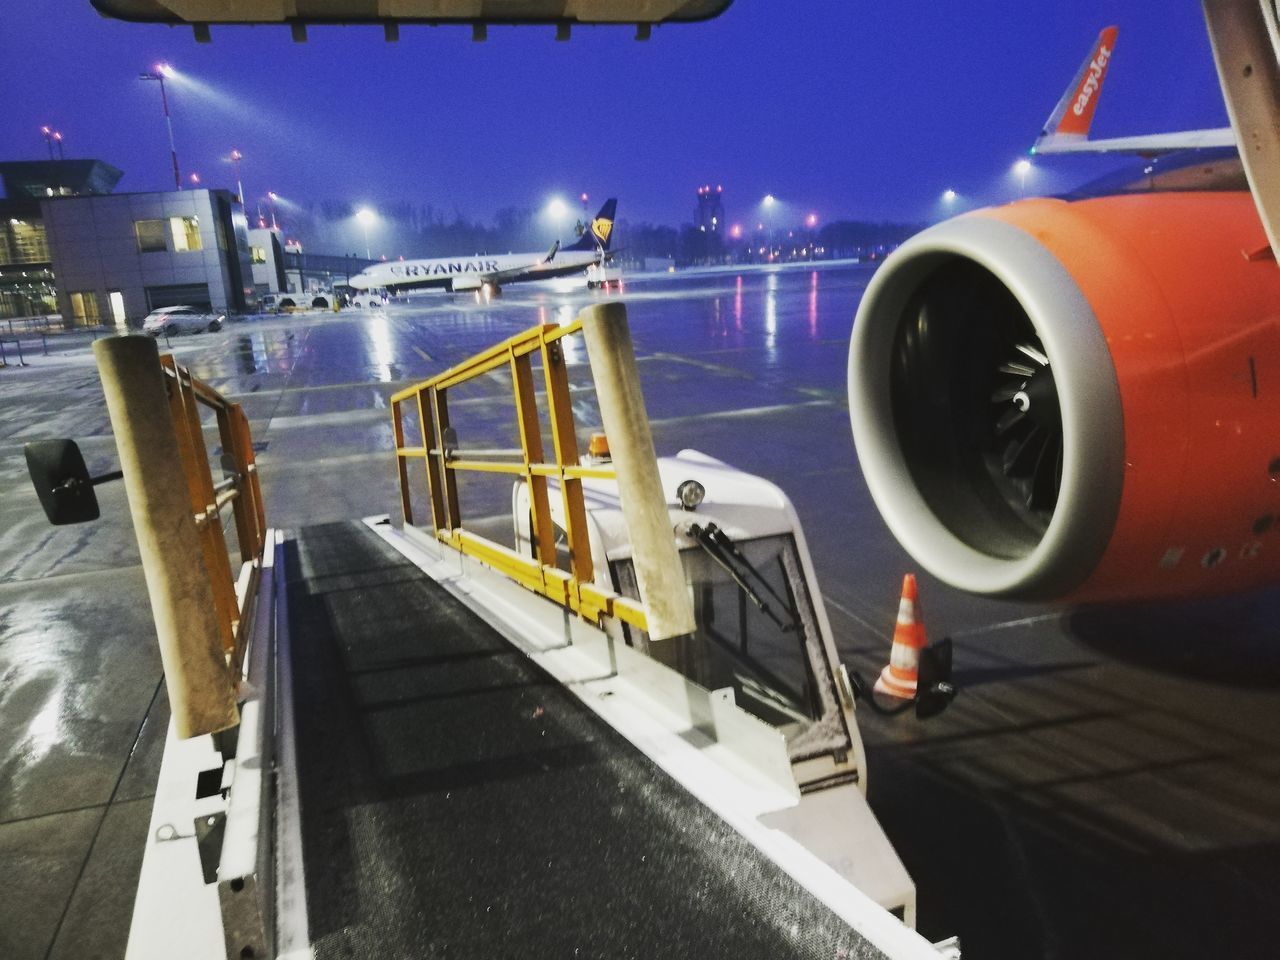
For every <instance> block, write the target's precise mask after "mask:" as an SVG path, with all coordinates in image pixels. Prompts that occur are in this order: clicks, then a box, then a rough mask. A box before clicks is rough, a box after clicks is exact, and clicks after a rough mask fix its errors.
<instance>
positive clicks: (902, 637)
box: [876, 573, 926, 700]
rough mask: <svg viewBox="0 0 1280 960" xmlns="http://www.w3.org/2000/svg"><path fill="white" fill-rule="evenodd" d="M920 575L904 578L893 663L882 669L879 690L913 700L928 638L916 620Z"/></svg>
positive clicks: (922, 625)
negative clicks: (922, 653)
mask: <svg viewBox="0 0 1280 960" xmlns="http://www.w3.org/2000/svg"><path fill="white" fill-rule="evenodd" d="M916 603H917V601H916V577H915V574H914V573H908V574H907V575H906V576H905V577H903V578H902V600H901V601H899V603H898V623H897V626H895V627H894V628H893V648H892V649H891V650H890V652H889V665H888V666H886V667H885V668H884V669H883V670H881V671H880V677H879V679H878V680H876V692H877V693H884V694H887V695H889V696H891V697H900V698H901V699H903V700H911V699H913V698H914V697H915V695H916V681H917V680H918V679H919V676H920V651H921V650H922V649H924V646H925V643H926V640H925V635H924V624H923V623H919V622H917V621H916Z"/></svg>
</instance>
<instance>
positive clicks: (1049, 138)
mask: <svg viewBox="0 0 1280 960" xmlns="http://www.w3.org/2000/svg"><path fill="white" fill-rule="evenodd" d="M1119 32H1120V29H1119V27H1115V26H1111V27H1106V28H1104V29H1103V31H1102V32H1101V33H1099V34H1098V39H1097V40H1096V41H1095V42H1094V44H1093V47H1092V49H1090V51H1089V55H1088V56H1087V57H1085V58H1084V63H1082V64H1080V69H1079V70H1077V71H1076V75H1075V77H1074V78H1073V79H1072V81H1071V85H1070V86H1069V87H1067V89H1066V92H1064V93H1063V94H1062V99H1061V100H1059V101H1058V105H1057V106H1056V107H1054V109H1053V113H1051V114H1050V115H1049V119H1048V120H1047V121H1045V125H1044V129H1043V130H1041V131H1040V136H1039V137H1037V138H1036V142H1035V145H1034V146H1032V148H1031V152H1032V153H1053V152H1054V148H1055V147H1057V146H1059V145H1062V144H1065V143H1079V142H1080V141H1082V140H1086V139H1088V137H1089V127H1090V126H1092V124H1093V114H1094V111H1095V110H1097V109H1098V98H1099V96H1101V93H1102V81H1103V80H1104V79H1106V76H1107V67H1108V66H1109V65H1110V63H1111V54H1112V52H1113V51H1114V50H1115V47H1116V36H1117V35H1118V34H1119Z"/></svg>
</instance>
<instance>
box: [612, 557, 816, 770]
mask: <svg viewBox="0 0 1280 960" xmlns="http://www.w3.org/2000/svg"><path fill="white" fill-rule="evenodd" d="M736 547H737V549H738V551H739V552H740V553H741V555H742V557H744V558H745V559H746V561H747V562H748V563H749V564H750V566H751V567H752V568H753V569H754V571H755V572H756V573H758V574H759V576H760V579H759V580H757V579H756V578H755V576H754V575H753V574H751V573H749V572H747V571H746V570H745V568H741V565H740V564H739V565H738V567H739V569H738V570H737V573H738V578H737V579H735V577H734V576H733V575H732V574H731V573H730V572H729V571H728V570H726V569H725V567H724V566H723V565H722V564H720V563H717V562H716V560H715V559H714V558H713V557H712V556H711V555H709V554H708V553H707V552H705V551H704V550H702V549H700V548H698V547H690V548H687V549H684V550H682V551H681V552H680V556H681V560H682V562H683V564H684V569H685V577H686V579H687V580H688V582H689V586H690V589H691V590H692V593H693V604H694V614H695V617H696V620H697V624H698V631H697V633H696V635H695V636H694V637H693V638H691V639H690V640H689V641H687V642H681V643H679V644H677V645H675V646H673V648H672V653H673V655H672V656H670V657H667V656H661V655H659V653H658V651H655V650H650V655H654V656H657V659H659V660H662V661H663V662H665V663H667V665H668V666H671V667H674V668H675V669H676V670H679V671H680V673H682V674H684V676H686V677H688V678H689V679H690V680H692V681H694V682H695V683H697V684H698V685H699V686H701V687H705V688H706V689H708V690H714V691H725V692H727V693H729V694H731V696H732V698H733V701H734V702H735V703H736V704H737V705H738V706H739V707H741V708H742V709H743V710H746V711H747V712H748V713H750V714H752V715H754V716H756V717H758V718H759V719H761V720H763V721H764V722H765V723H768V724H770V725H771V726H774V727H777V728H778V729H779V730H781V732H782V733H783V734H784V735H785V736H786V737H787V741H788V746H789V752H790V753H791V756H792V759H793V760H794V759H798V758H799V755H807V754H810V753H813V752H817V750H816V749H815V748H817V747H818V744H817V743H816V741H817V740H818V739H823V740H824V741H825V740H826V739H827V737H826V734H827V733H829V732H830V731H829V730H828V731H824V730H822V729H820V727H822V726H823V724H822V723H821V721H822V719H823V718H824V716H834V714H835V713H836V706H835V702H834V698H833V697H832V696H831V694H830V685H829V682H828V681H829V677H828V676H827V674H828V672H829V671H828V670H827V668H826V665H825V660H824V659H823V658H822V656H821V654H820V652H819V651H820V650H821V642H820V639H819V636H818V631H817V626H816V622H815V620H814V613H813V607H812V602H811V600H810V598H809V595H808V591H807V590H806V589H805V587H804V578H803V575H802V574H801V570H800V564H799V560H798V559H797V556H796V551H795V545H794V543H793V542H792V540H791V538H790V537H789V536H772V537H761V538H759V539H756V540H742V541H738V542H737V544H736ZM611 566H612V568H613V572H614V576H615V580H616V582H617V585H618V591H619V592H620V593H622V594H623V595H625V596H628V597H632V598H638V597H639V590H638V588H637V586H636V579H635V568H634V566H633V565H632V563H631V561H630V560H621V561H615V562H614V563H613V564H612V565H611ZM762 581H763V582H762ZM744 584H746V585H747V586H748V587H751V588H752V589H750V590H748V589H743V586H744ZM766 584H767V586H765V585H766ZM752 593H755V594H756V596H757V599H759V598H760V597H767V598H768V600H769V603H768V607H769V609H768V610H767V611H766V610H762V609H761V607H760V606H759V605H758V603H757V602H755V601H754V600H753V599H752V596H751V594H752ZM771 614H772V615H771ZM628 642H630V643H635V642H636V640H635V638H633V637H632V636H631V634H630V632H628ZM639 642H640V643H643V644H647V642H648V638H647V636H644V635H642V636H641V637H640V638H639ZM828 726H830V725H828ZM836 726H840V725H839V724H836ZM824 746H825V748H826V749H830V746H831V745H830V744H829V743H825V744H824Z"/></svg>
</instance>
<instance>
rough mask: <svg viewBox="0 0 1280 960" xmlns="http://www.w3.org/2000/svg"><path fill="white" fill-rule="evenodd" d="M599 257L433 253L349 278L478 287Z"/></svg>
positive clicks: (365, 283) (576, 267) (362, 282)
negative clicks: (434, 254)
mask: <svg viewBox="0 0 1280 960" xmlns="http://www.w3.org/2000/svg"><path fill="white" fill-rule="evenodd" d="M599 261H600V254H599V253H598V252H593V251H586V252H578V251H567V250H561V251H557V252H556V254H555V256H554V257H552V258H551V259H550V260H548V259H547V254H546V253H545V252H543V253H508V254H501V255H494V256H489V255H487V254H482V255H480V256H473V257H435V258H432V259H429V260H402V261H394V262H388V263H378V264H374V265H373V266H371V267H366V268H365V269H364V270H362V271H361V272H360V273H358V274H357V275H356V276H354V277H352V278H351V286H353V287H354V288H355V289H357V290H373V289H376V288H378V287H388V288H393V289H396V290H419V289H425V288H429V287H439V288H443V289H445V290H479V289H480V288H481V287H482V286H484V285H485V284H486V283H489V284H493V285H497V284H507V283H519V282H523V281H528V280H550V279H552V278H554V277H563V276H568V275H570V274H574V273H581V272H583V271H584V270H586V269H587V267H589V266H591V265H592V264H594V263H598V262H599Z"/></svg>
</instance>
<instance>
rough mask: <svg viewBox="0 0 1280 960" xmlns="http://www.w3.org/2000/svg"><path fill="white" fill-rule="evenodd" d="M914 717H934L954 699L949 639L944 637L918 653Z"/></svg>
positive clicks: (954, 690) (921, 718) (954, 689)
mask: <svg viewBox="0 0 1280 960" xmlns="http://www.w3.org/2000/svg"><path fill="white" fill-rule="evenodd" d="M916 691H917V692H916V700H915V703H916V717H917V718H918V719H920V720H928V719H929V718H930V717H936V716H937V715H938V714H940V713H941V712H942V711H943V710H945V709H947V707H948V706H949V705H950V704H951V701H952V700H954V699H955V698H956V687H955V684H953V683H952V682H951V638H950V637H946V638H944V639H942V640H939V641H938V642H937V643H934V644H930V645H929V646H927V647H925V648H924V649H923V650H921V651H920V675H919V678H918V680H917V681H916Z"/></svg>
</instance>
